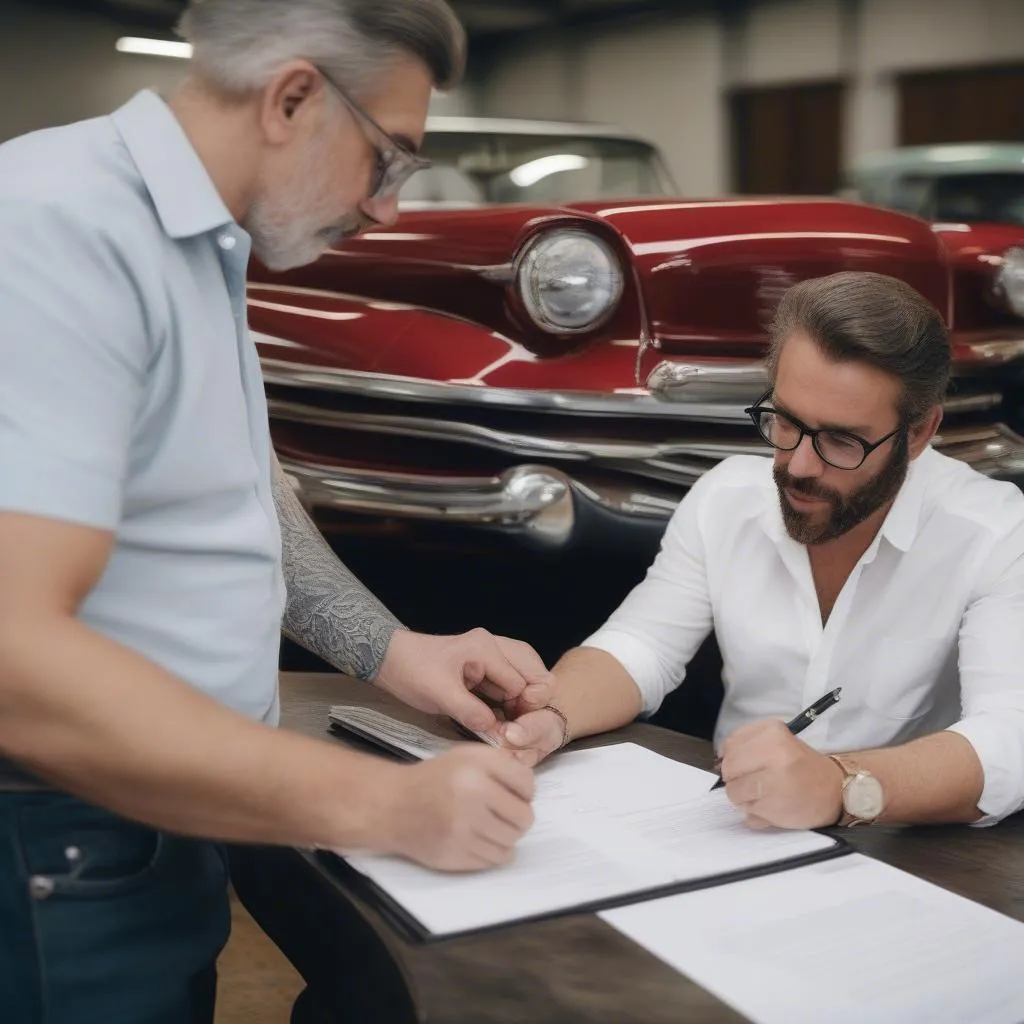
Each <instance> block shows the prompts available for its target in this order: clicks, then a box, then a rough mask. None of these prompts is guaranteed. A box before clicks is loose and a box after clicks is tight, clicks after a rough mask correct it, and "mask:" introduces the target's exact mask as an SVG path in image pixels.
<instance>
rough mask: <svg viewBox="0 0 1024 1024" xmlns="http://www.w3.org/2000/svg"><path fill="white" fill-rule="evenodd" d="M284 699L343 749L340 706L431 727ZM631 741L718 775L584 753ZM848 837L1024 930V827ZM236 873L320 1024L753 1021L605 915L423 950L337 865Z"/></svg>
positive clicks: (262, 854)
mask: <svg viewBox="0 0 1024 1024" xmlns="http://www.w3.org/2000/svg"><path fill="white" fill-rule="evenodd" d="M281 698H282V726H283V727H284V728H287V729H295V730H297V731H299V732H303V733H306V734H308V735H311V736H317V737H325V738H328V739H331V737H330V735H329V733H328V729H327V709H328V707H329V706H330V705H331V704H340V703H360V704H364V705H366V706H372V707H377V708H380V709H382V710H387V711H388V712H389V713H391V714H396V713H397V714H399V715H401V716H402V717H404V718H406V719H407V720H410V721H418V722H420V723H421V724H427V723H426V721H425V720H424V718H423V717H421V716H418V715H417V714H416V713H415V712H410V711H408V709H404V708H402V709H400V710H399V706H398V705H396V704H395V703H394V702H393V701H391V700H390V698H388V697H387V696H386V695H383V694H381V693H379V692H378V691H375V690H373V689H372V688H371V687H369V686H367V685H366V684H364V683H359V682H356V681H354V680H350V679H346V678H344V677H341V676H332V675H316V674H309V675H305V674H295V675H284V676H282V679H281ZM431 725H432V727H433V723H431ZM626 740H628V741H631V742H635V743H639V744H642V745H643V746H645V747H648V748H649V749H651V750H655V751H657V752H658V753H660V754H664V755H666V756H668V757H672V758H675V759H676V760H679V761H684V762H686V763H688V764H693V765H696V766H697V767H700V768H710V767H711V762H712V753H711V747H710V744H708V743H707V742H705V741H704V740H697V739H694V738H693V737H689V736H683V735H681V734H678V733H673V732H668V731H666V730H663V729H659V728H656V727H654V726H648V725H642V724H634V725H631V726H629V727H628V728H626V729H622V730H620V731H618V732H615V733H611V734H608V735H606V736H603V737H600V738H596V739H592V740H590V741H585V742H583V743H580V744H577V745H576V746H577V747H583V746H593V745H599V744H606V743H613V742H622V741H626ZM331 741H332V742H340V741H339V740H334V739H331ZM843 835H844V837H845V838H846V839H848V840H849V841H850V842H851V843H852V844H853V845H854V846H855V847H856V848H857V849H858V850H860V851H862V852H863V853H866V854H869V855H870V856H873V857H876V858H878V859H879V860H882V861H885V862H887V863H889V864H892V865H894V866H896V867H898V868H902V869H903V870H905V871H909V872H911V873H913V874H915V875H918V876H919V877H921V878H924V879H927V880H928V881H930V882H933V883H935V884H937V885H940V886H943V887H944V888H946V889H949V890H951V891H953V892H956V893H959V894H961V895H963V896H967V897H969V898H970V899H973V900H976V901H977V902H979V903H982V904H985V905H986V906H989V907H992V908H993V909H995V910H998V911H1001V912H1002V913H1004V914H1007V915H1009V916H1010V917H1014V918H1016V919H1018V920H1021V921H1024V816H1022V815H1019V816H1017V817H1015V818H1013V819H1011V820H1009V821H1006V822H1003V823H1002V824H1000V825H998V826H995V827H994V828H987V829H977V828H968V827H966V826H955V827H941V828H889V827H877V828H865V829H851V830H845V831H844V833H843ZM232 869H233V876H234V879H235V885H236V888H237V889H238V892H239V895H240V896H241V898H242V900H243V902H244V903H245V905H246V906H247V908H248V909H249V910H250V912H251V913H252V914H253V916H254V917H255V918H256V920H257V921H258V922H259V923H260V924H261V925H262V926H263V927H264V929H265V930H266V931H267V933H268V934H269V935H270V936H271V938H273V939H274V941H275V942H277V944H278V945H279V946H280V947H281V949H282V950H283V951H284V952H285V954H286V955H287V956H288V957H289V959H291V960H292V962H293V963H294V964H295V966H296V967H297V968H298V970H299V971H300V973H302V974H303V976H304V977H305V979H306V981H307V983H308V984H309V986H310V989H311V990H312V992H313V993H315V994H316V997H317V999H318V1000H319V1005H320V1006H321V1007H327V1008H328V1009H329V1011H330V1012H328V1013H327V1014H326V1015H325V1016H323V1017H317V1018H316V1019H318V1020H321V1019H322V1020H325V1021H327V1020H333V1021H346V1020H353V1021H355V1020H373V1021H392V1020H394V1021H409V1022H410V1024H411V1022H413V1021H430V1022H435V1021H436V1022H439V1024H440V1022H444V1024H485V1022H492V1021H493V1022H513V1021H516V1022H518V1021H530V1022H535V1024H567V1022H572V1021H594V1022H607V1024H628V1022H631V1021H636V1022H638V1024H640V1022H643V1024H660V1022H665V1024H668V1022H670V1021H671V1022H673V1024H675V1022H678V1021H682V1020H686V1021H701V1022H709V1024H718V1022H722V1024H725V1022H731V1021H740V1020H743V1018H742V1017H740V1016H739V1015H737V1014H736V1013H735V1012H734V1011H732V1010H731V1009H730V1008H728V1007H727V1006H725V1005H724V1004H723V1003H721V1002H720V1001H719V1000H718V999H717V998H715V997H714V996H712V995H711V994H710V993H708V992H706V991H704V990H703V989H702V988H700V986H698V985H696V984H694V983H693V982H691V981H690V980H689V979H688V978H686V977H684V976H683V975H680V974H678V973H677V972H676V971H674V970H672V969H671V968H669V967H668V966H666V965H665V964H663V963H662V962H661V961H659V960H658V959H656V958H655V957H654V956H652V955H651V954H649V953H647V952H646V951H644V950H642V949H640V948H639V947H638V946H636V945H634V944H633V943H632V942H631V941H630V940H628V939H626V938H625V937H624V936H622V935H620V934H619V933H618V932H617V931H615V930H614V929H613V928H611V927H609V926H608V925H606V924H605V923H604V922H603V921H601V920H600V919H599V918H598V917H596V916H595V915H593V914H580V915H571V916H565V917H558V918H553V919H550V920H545V921H540V922H533V923H526V924H521V925H512V926H510V927H507V928H503V929H499V930H495V931H489V932H485V933H480V934H477V935H471V936H468V937H463V938H456V939H451V940H444V941H440V942H433V943H428V944H416V943H411V942H407V941H406V940H404V939H403V938H402V937H401V936H400V935H399V934H398V932H396V931H395V930H394V929H393V928H392V927H391V926H390V924H389V923H388V922H387V920H386V919H384V918H383V917H382V916H381V914H380V913H379V912H378V911H377V910H376V909H375V908H374V907H373V906H372V905H370V904H369V903H367V902H366V901H365V900H363V899H362V898H361V897H360V895H358V894H357V892H355V891H353V887H352V886H351V885H349V884H347V883H346V881H345V880H344V878H343V877H342V876H341V875H339V873H338V872H337V870H336V869H335V868H334V867H333V866H332V863H331V858H330V857H329V856H326V855H315V854H312V853H308V852H302V851H296V850H275V849H270V848H265V847H256V848H241V849H237V850H235V851H233V852H232ZM307 1019H313V1018H307Z"/></svg>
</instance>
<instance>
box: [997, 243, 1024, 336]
mask: <svg viewBox="0 0 1024 1024" xmlns="http://www.w3.org/2000/svg"><path fill="white" fill-rule="evenodd" d="M992 290H993V292H994V294H995V296H996V298H997V299H998V300H999V302H1000V304H1001V305H1002V306H1003V307H1004V308H1005V309H1006V310H1007V311H1008V312H1010V313H1013V315H1014V316H1017V317H1020V318H1021V320H1024V246H1019V245H1015V246H1011V247H1010V248H1009V249H1007V250H1006V252H1004V253H1003V256H1002V262H1001V263H1000V265H999V270H998V271H997V272H996V279H995V282H994V284H993V286H992Z"/></svg>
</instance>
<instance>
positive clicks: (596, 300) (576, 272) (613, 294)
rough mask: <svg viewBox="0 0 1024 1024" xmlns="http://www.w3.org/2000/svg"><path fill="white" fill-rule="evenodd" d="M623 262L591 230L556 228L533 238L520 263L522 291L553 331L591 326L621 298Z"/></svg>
mask: <svg viewBox="0 0 1024 1024" xmlns="http://www.w3.org/2000/svg"><path fill="white" fill-rule="evenodd" d="M623 280H624V279H623V273H622V265H621V264H620V263H619V260H618V257H617V256H616V255H615V253H614V252H613V251H612V248H611V246H609V245H608V244H607V243H605V242H604V241H602V240H601V239H600V238H597V237H595V236H594V235H592V234H590V233H589V232H587V231H580V230H576V229H561V230H559V229H556V230H554V231H550V232H548V233H547V234H543V235H541V236H540V237H539V238H537V239H536V240H534V241H533V242H532V243H531V244H530V245H529V247H528V248H527V249H526V252H525V253H524V254H523V257H522V260H521V262H520V265H519V293H520V295H521V297H522V300H523V305H524V306H525V307H526V311H527V312H528V313H529V314H530V316H531V318H532V319H533V321H534V323H535V324H536V325H537V326H538V327H540V328H541V329H542V330H544V331H547V332H549V333H551V334H578V333H581V332H583V331H590V330H593V329H594V328H595V327H599V326H600V325H601V324H602V323H604V321H606V320H607V319H608V318H609V317H610V316H611V315H612V313H614V312H615V310H616V308H617V307H618V305H619V300H620V299H621V298H622V289H623Z"/></svg>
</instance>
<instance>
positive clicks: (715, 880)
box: [317, 833, 856, 945]
mask: <svg viewBox="0 0 1024 1024" xmlns="http://www.w3.org/2000/svg"><path fill="white" fill-rule="evenodd" d="M821 834H825V833H821ZM830 838H831V839H832V840H833V845H832V846H831V847H828V848H826V849H824V850H821V851H818V852H816V853H810V854H804V855H802V856H799V857H789V858H786V859H784V860H779V861H775V862H772V863H768V864H759V865H758V866H757V867H754V868H746V869H744V870H741V871H731V872H727V873H724V874H719V875H713V876H705V877H704V878H698V879H693V880H690V881H686V882H674V883H671V884H667V885H659V886H652V887H651V888H647V889H638V890H633V891H630V892H628V893H623V894H622V895H620V896H614V897H608V898H606V899H599V900H591V901H589V902H586V903H580V904H575V905H573V906H571V907H563V908H561V909H559V910H552V911H546V912H544V913H540V914H530V915H527V916H524V917H520V918H516V919H515V920H512V921H500V922H496V923H495V924H488V925H483V926H482V927H479V928H467V929H465V930H462V931H455V932H444V933H441V934H438V933H435V932H432V931H431V930H430V929H429V928H427V927H426V925H424V924H423V922H422V921H420V920H419V919H418V918H417V917H416V916H415V915H414V914H412V913H411V912H410V911H409V910H407V909H406V908H405V907H404V906H402V904H401V903H400V902H399V901H398V900H397V899H396V898H395V897H394V896H392V895H391V893H389V892H388V891H387V890H386V889H384V888H382V887H381V886H380V885H378V884H377V883H376V882H375V881H374V880H373V879H372V878H368V877H367V876H366V875H364V874H363V873H362V872H360V871H358V870H357V869H356V868H354V867H353V866H352V865H351V864H349V863H348V861H346V860H345V858H344V857H341V856H339V855H338V854H336V853H332V852H331V851H329V850H318V851H317V857H318V859H319V860H320V861H321V863H322V864H323V865H324V867H325V868H326V869H327V870H328V871H329V872H330V873H331V874H332V875H334V876H335V877H336V878H337V879H338V880H339V881H341V882H343V883H344V884H345V885H346V886H347V887H348V888H350V889H351V890H352V891H353V892H355V893H356V894H357V895H358V896H359V897H360V898H361V899H363V900H364V901H365V902H367V903H369V904H370V905H371V906H372V907H373V908H374V909H375V910H377V911H378V912H379V913H380V915H381V916H382V917H383V918H384V920H386V921H387V923H388V924H389V925H390V926H391V928H392V929H393V930H394V931H395V932H396V933H397V934H398V935H399V936H400V937H401V938H402V939H404V940H405V941H406V942H410V943H413V944H415V945H434V944H437V943H442V942H450V941H454V940H455V939H464V938H467V937H468V936H472V935H486V934H487V933H489V932H495V931H499V930H502V929H505V928H516V927H518V926H520V925H525V924H534V923H536V922H538V921H548V920H555V919H557V918H560V917H574V916H576V915H579V914H596V913H598V912H599V911H603V910H614V909H615V908H617V907H628V906H631V905H632V904H634V903H646V902H647V901H648V900H655V899H660V898H661V897H663V896H676V895H678V894H680V893H686V892H696V891H697V890H699V889H711V888H715V887H716V886H719V885H730V884H732V883H733V882H744V881H746V880H747V879H749V878H760V877H763V876H765V875H773V874H777V873H779V872H782V871H791V870H794V869H796V868H802V867H806V866H807V865H809V864H819V863H822V862H823V861H829V860H835V859H836V858H838V857H845V856H847V855H848V854H851V853H856V850H855V848H854V847H853V846H851V845H850V844H849V843H848V842H847V841H846V840H845V839H843V838H841V837H839V836H830Z"/></svg>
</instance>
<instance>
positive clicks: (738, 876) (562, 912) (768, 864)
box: [317, 716, 854, 943]
mask: <svg viewBox="0 0 1024 1024" xmlns="http://www.w3.org/2000/svg"><path fill="white" fill-rule="evenodd" d="M383 717H385V718H386V717H387V716H383ZM422 718H424V719H425V718H427V716H422ZM403 724H404V725H406V726H408V725H409V724H410V723H403ZM429 724H431V723H430V722H429V721H425V722H424V725H423V726H419V727H417V728H419V729H422V730H423V731H431V730H429V729H427V728H426V726H427V725H429ZM331 727H332V731H335V732H339V733H341V734H347V735H349V736H351V737H353V738H355V739H356V740H357V741H358V742H359V743H360V745H361V746H368V747H370V748H371V749H375V750H377V751H381V752H383V753H386V754H387V755H388V756H390V757H393V758H398V759H400V760H402V761H405V762H407V763H414V762H415V761H417V760H419V758H417V757H415V756H413V755H411V754H410V753H409V751H408V750H404V749H402V748H400V747H396V746H395V745H394V744H393V743H390V742H388V741H387V740H386V739H385V738H384V737H383V736H382V735H380V734H375V733H373V732H372V731H368V730H367V729H365V728H363V727H362V726H361V724H360V722H358V721H352V720H351V719H350V720H348V721H345V722H342V721H337V720H332V726H331ZM444 731H445V733H446V734H447V735H446V736H445V737H439V736H436V734H435V738H436V739H439V740H442V741H443V742H446V743H449V744H452V745H454V743H456V742H461V741H462V739H463V736H462V734H461V733H460V732H459V731H458V730H457V729H456V728H455V725H454V723H451V722H449V721H447V720H445V722H444ZM473 738H474V739H476V737H473ZM628 746H630V747H632V748H633V750H634V756H642V757H659V755H655V754H653V753H652V752H648V751H644V752H643V755H640V754H639V753H638V751H639V750H640V748H638V747H636V745H632V744H629V745H628ZM563 756H568V757H572V756H573V754H572V753H571V752H570V753H569V754H568V755H563ZM664 760H667V761H671V759H664ZM641 763H643V762H641ZM687 770H692V769H687ZM657 773H658V777H659V778H660V777H661V774H662V773H663V769H662V768H660V767H658V768H657ZM702 774H704V773H702ZM691 799H692V798H691ZM723 799H724V798H723ZM817 834H819V835H822V836H824V837H826V838H827V839H828V840H829V843H828V844H827V845H823V846H822V847H821V848H820V849H817V850H813V851H810V852H801V853H798V854H795V855H791V856H784V857H779V858H776V859H770V860H762V861H759V862H758V863H757V864H756V865H753V866H745V867H741V868H738V869H736V870H727V871H722V872H716V873H713V874H700V875H698V876H696V877H689V878H685V879H681V880H671V881H660V880H659V881H657V882H656V883H655V884H651V885H642V884H641V885H634V886H630V887H629V888H625V889H623V890H622V891H619V892H615V893H613V894H609V895H602V896H600V897H598V898H594V899H588V900H585V901H581V902H576V903H572V904H566V905H563V906H559V907H556V908H550V909H544V910H543V911H541V912H537V913H530V912H524V913H523V915H522V916H520V917H514V918H509V917H504V918H502V920H500V921H495V922H493V923H487V924H483V925H479V926H476V925H474V926H473V927H469V928H465V929H461V928H460V929H457V930H445V931H442V932H435V931H433V930H432V929H431V928H430V927H429V926H428V925H427V924H426V923H425V922H424V921H423V920H421V919H420V918H418V917H417V916H416V913H415V912H414V910H411V909H409V908H408V907H406V906H405V905H403V903H402V902H401V899H400V897H399V896H396V895H394V894H393V893H392V892H389V891H388V889H386V888H385V887H384V886H383V885H381V884H379V883H378V882H377V881H376V880H374V879H373V878H372V877H370V876H368V875H367V874H364V873H363V872H362V871H360V870H359V868H358V867H356V866H355V865H354V864H352V863H349V861H348V860H346V859H345V857H344V856H343V855H341V854H339V853H334V852H330V851H324V850H321V851H318V852H317V856H318V858H319V859H320V860H321V861H322V863H323V864H324V866H325V868H327V870H328V871H329V872H330V873H331V874H333V875H334V876H335V877H337V878H338V879H339V880H341V881H343V882H344V884H345V885H346V886H347V887H349V888H350V889H351V890H352V891H353V892H354V893H355V894H357V895H358V896H360V897H361V898H362V899H363V900H365V901H366V902H367V903H369V904H370V905H372V906H373V907H375V908H376V909H377V910H378V911H379V912H380V913H381V915H382V917H383V918H384V919H385V920H386V921H387V922H388V924H389V925H390V926H391V927H392V928H393V929H394V931H395V932H396V933H397V934H398V935H400V936H401V937H402V938H404V939H405V940H406V941H409V942H413V943H434V942H442V941H447V940H449V939H455V938H460V937H465V936H467V935H472V934H478V933H484V932H488V931H493V930H496V929H498V928H507V927H512V926H515V925H518V924H525V923H528V922H534V921H538V920H545V919H548V918H557V917H565V916H571V915H575V914H584V913H596V912H598V911H603V910H611V909H614V908H616V907H622V906H628V905H630V904H633V903H638V902H643V901H647V900H651V899H657V898H660V897H664V896H671V895H676V894H678V893H684V892H691V891H695V890H698V889H707V888H711V887H714V886H718V885H728V884H731V883H733V882H739V881H744V880H746V879H749V878H756V877H761V876H764V875H770V874H774V873H777V872H781V871H788V870H791V869H794V868H800V867H804V866H806V865H809V864H815V863H818V862H821V861H826V860H831V859H833V858H837V857H842V856H845V855H847V854H849V853H852V852H854V851H853V847H852V846H850V845H849V843H847V841H846V840H845V839H843V838H841V837H838V836H835V835H832V834H830V833H827V832H823V831H820V830H819V831H818V832H817Z"/></svg>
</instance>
